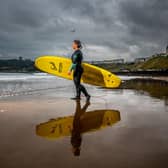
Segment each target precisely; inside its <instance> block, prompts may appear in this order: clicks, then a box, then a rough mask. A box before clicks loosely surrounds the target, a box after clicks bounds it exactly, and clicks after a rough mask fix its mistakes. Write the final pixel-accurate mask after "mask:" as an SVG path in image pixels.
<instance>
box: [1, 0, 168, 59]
mask: <svg viewBox="0 0 168 168" xmlns="http://www.w3.org/2000/svg"><path fill="white" fill-rule="evenodd" d="M167 8H168V2H167V1H166V0H163V1H159V0H151V1H145V0H139V1H134V0H106V1H102V0H92V1H90V0H47V1H46V0H12V1H11V0H5V1H3V0H0V20H1V23H0V54H1V57H2V55H4V57H5V55H12V56H13V57H14V56H16V55H23V56H25V57H30V58H35V57H36V56H38V55H43V54H55V55H56V54H57V52H58V53H61V51H62V53H66V52H67V53H68V52H70V50H69V47H70V46H71V41H72V40H73V39H76V38H79V39H81V40H82V41H83V42H84V43H86V45H97V46H98V47H99V46H100V47H101V48H102V47H103V46H105V47H104V53H106V54H103V55H100V54H102V53H99V51H97V52H96V51H95V50H94V51H92V52H90V50H88V52H87V55H86V57H87V59H89V58H90V56H91V55H92V54H94V56H95V57H94V59H112V58H117V57H118V56H120V57H123V58H127V59H133V58H135V57H139V56H148V55H151V54H153V53H155V52H160V51H162V50H163V49H164V47H165V46H166V43H167V42H168V41H167V40H168V39H167V34H168V32H167V30H168V22H167V18H168V12H167ZM73 28H74V29H75V30H76V32H75V33H72V32H71V31H70V30H71V29H73ZM107 48H108V50H107ZM132 48H137V50H136V51H137V53H135V52H132V50H131V49H132ZM86 51H87V47H86ZM107 51H109V52H108V53H107Z"/></svg>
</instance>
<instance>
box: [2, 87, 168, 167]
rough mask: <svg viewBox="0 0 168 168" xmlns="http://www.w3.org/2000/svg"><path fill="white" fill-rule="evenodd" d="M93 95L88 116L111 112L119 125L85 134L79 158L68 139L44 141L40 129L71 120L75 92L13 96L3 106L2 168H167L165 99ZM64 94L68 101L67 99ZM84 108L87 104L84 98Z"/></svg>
mask: <svg viewBox="0 0 168 168" xmlns="http://www.w3.org/2000/svg"><path fill="white" fill-rule="evenodd" d="M88 90H89V92H90V93H91V95H92V99H91V104H90V105H89V107H88V109H87V111H93V110H100V109H112V110H118V111H119V112H120V116H121V120H120V121H119V122H117V123H116V124H114V125H112V126H108V127H106V128H103V129H101V130H97V131H94V132H87V133H85V134H83V135H82V144H81V153H80V156H78V157H75V156H74V155H73V153H72V145H71V142H70V136H66V137H61V138H58V139H53V140H50V139H46V138H44V137H41V136H38V135H36V127H37V125H39V124H40V123H45V122H47V121H49V120H50V119H56V118H59V117H65V116H72V115H74V113H75V109H76V102H75V101H73V100H70V99H69V97H71V95H73V91H72V92H69V93H68V94H67V91H62V94H59V96H58V95H56V94H55V93H56V90H55V91H54V92H55V93H54V92H53V91H48V92H46V93H45V94H42V95H40V94H39V95H36V96H34V95H27V96H15V97H13V98H10V99H9V98H7V99H4V100H1V102H0V132H1V140H0V149H1V152H0V167H2V168H16V167H17V168H18V167H22V168H30V167H31V168H55V167H59V168H62V167H81V168H82V167H84V168H85V167H97V168H103V167H117V168H127V167H134V168H149V167H152V168H158V167H167V166H168V163H167V158H168V144H167V142H168V134H167V132H168V108H167V104H166V103H165V100H163V99H159V98H156V97H151V96H149V95H148V94H142V93H141V92H140V91H139V92H138V91H134V90H130V89H128V90H125V89H121V90H120V89H118V90H105V89H93V88H92V87H91V88H88ZM65 95H66V96H65ZM81 104H82V105H84V104H85V99H84V98H82V100H81Z"/></svg>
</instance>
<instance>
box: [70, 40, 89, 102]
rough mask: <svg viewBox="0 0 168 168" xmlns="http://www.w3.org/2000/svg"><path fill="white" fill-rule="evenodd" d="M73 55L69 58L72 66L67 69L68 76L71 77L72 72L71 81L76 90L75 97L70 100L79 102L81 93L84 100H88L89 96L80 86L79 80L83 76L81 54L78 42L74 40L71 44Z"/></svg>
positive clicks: (80, 46)
mask: <svg viewBox="0 0 168 168" xmlns="http://www.w3.org/2000/svg"><path fill="white" fill-rule="evenodd" d="M72 48H73V50H74V53H73V54H72V56H71V60H72V64H71V67H70V68H69V72H68V74H69V75H71V73H72V71H73V81H74V84H75V88H76V96H75V97H74V98H72V99H73V100H80V96H81V92H82V93H83V94H84V95H85V97H86V100H87V101H89V100H90V95H89V94H88V92H87V90H86V89H85V87H84V86H83V85H81V83H80V80H81V77H82V74H83V67H82V60H83V54H82V52H81V49H82V45H81V42H80V40H74V41H73V44H72Z"/></svg>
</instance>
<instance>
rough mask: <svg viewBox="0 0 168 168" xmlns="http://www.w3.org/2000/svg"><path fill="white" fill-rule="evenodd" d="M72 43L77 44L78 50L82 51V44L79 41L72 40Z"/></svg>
mask: <svg viewBox="0 0 168 168" xmlns="http://www.w3.org/2000/svg"><path fill="white" fill-rule="evenodd" d="M73 42H74V43H75V44H77V46H78V48H80V49H82V44H81V41H80V40H74V41H73Z"/></svg>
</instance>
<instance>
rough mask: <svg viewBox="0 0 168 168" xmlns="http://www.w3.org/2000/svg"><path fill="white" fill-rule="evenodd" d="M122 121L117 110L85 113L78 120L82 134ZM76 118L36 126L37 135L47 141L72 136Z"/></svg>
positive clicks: (55, 120)
mask: <svg viewBox="0 0 168 168" xmlns="http://www.w3.org/2000/svg"><path fill="white" fill-rule="evenodd" d="M118 121H120V112H119V111H117V110H94V111H90V112H86V113H84V115H83V116H82V117H81V118H80V120H77V122H80V123H79V125H80V130H79V131H80V133H81V134H83V133H87V132H94V131H98V130H101V129H103V128H106V127H108V126H112V125H114V124H115V123H117V122H118ZM73 122H74V116H66V117H61V118H56V119H52V120H50V121H48V122H45V123H41V124H39V125H37V126H36V135H38V136H41V137H44V138H47V139H58V138H61V137H65V136H71V133H72V130H73Z"/></svg>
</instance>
